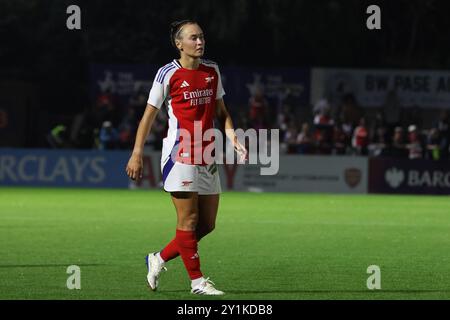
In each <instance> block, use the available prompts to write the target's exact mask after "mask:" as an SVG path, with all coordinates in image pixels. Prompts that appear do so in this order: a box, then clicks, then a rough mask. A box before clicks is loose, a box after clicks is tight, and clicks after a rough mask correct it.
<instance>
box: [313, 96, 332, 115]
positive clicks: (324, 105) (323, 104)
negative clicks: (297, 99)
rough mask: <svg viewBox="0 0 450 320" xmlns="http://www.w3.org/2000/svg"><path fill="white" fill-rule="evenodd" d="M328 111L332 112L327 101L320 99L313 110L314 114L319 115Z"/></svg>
mask: <svg viewBox="0 0 450 320" xmlns="http://www.w3.org/2000/svg"><path fill="white" fill-rule="evenodd" d="M326 110H331V107H330V104H329V103H328V100H327V99H320V100H319V101H317V102H316V104H315V105H314V108H313V114H314V115H318V114H322V113H324V112H325V111H326Z"/></svg>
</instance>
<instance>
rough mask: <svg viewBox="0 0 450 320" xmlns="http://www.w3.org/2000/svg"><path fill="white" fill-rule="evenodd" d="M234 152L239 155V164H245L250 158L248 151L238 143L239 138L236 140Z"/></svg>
mask: <svg viewBox="0 0 450 320" xmlns="http://www.w3.org/2000/svg"><path fill="white" fill-rule="evenodd" d="M234 150H235V151H236V153H237V154H238V163H245V161H246V160H247V158H248V152H247V149H245V147H244V146H243V145H242V144H241V143H240V142H239V141H238V139H237V137H235V138H234Z"/></svg>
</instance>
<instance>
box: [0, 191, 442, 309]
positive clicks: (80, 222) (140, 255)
mask: <svg viewBox="0 0 450 320" xmlns="http://www.w3.org/2000/svg"><path fill="white" fill-rule="evenodd" d="M174 233H175V212H174V209H173V207H172V203H171V201H170V198H169V195H168V194H166V193H164V192H163V191H148V190H84V189H38V188H0V299H263V300H266V299H267V300H268V299H295V300H297V299H449V298H450V201H449V198H448V197H431V196H387V195H319V194H294V193H292V194H281V193H279V194H274V193H258V194H255V193H238V192H225V193H223V194H222V197H221V202H220V208H219V215H218V220H217V226H216V230H215V231H214V232H213V233H212V234H211V235H209V236H207V237H206V238H205V239H204V240H202V241H201V242H200V244H199V253H200V258H201V264H202V270H203V273H204V274H205V276H209V277H211V279H212V280H213V281H214V282H215V283H216V285H217V288H219V289H221V290H224V291H225V292H226V295H225V296H223V297H205V296H193V295H191V294H190V293H189V285H190V283H189V280H188V277H187V273H186V271H185V270H184V267H183V264H182V261H181V259H179V258H178V259H176V260H174V261H171V262H169V263H168V264H167V267H168V271H167V272H165V273H163V275H162V276H161V281H160V288H159V290H158V291H157V292H151V291H150V290H149V289H148V288H147V286H146V267H145V265H144V256H145V255H146V254H147V253H148V252H151V251H155V250H159V249H161V248H162V247H163V245H165V244H166V243H167V242H168V241H169V240H171V238H172V237H173V235H174ZM69 265H78V266H80V268H81V290H68V289H67V287H66V280H67V278H68V277H69V275H68V274H67V273H66V270H67V267H68V266H69ZM370 265H378V266H379V267H380V268H381V290H368V289H367V286H366V281H367V278H368V277H369V276H370V274H367V267H368V266H370Z"/></svg>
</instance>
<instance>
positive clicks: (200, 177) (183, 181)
mask: <svg viewBox="0 0 450 320" xmlns="http://www.w3.org/2000/svg"><path fill="white" fill-rule="evenodd" d="M161 173H162V177H163V183H164V190H165V191H167V192H180V191H185V192H198V194H199V195H210V194H220V193H221V192H222V189H221V187H220V177H219V168H218V166H217V164H215V163H213V164H210V165H206V166H200V165H192V164H184V163H181V162H173V161H172V160H171V159H169V160H168V161H166V163H162V164H161Z"/></svg>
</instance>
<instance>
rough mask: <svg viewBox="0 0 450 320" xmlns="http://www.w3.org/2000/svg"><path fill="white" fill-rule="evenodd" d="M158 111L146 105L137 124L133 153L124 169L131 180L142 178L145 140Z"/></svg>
mask: <svg viewBox="0 0 450 320" xmlns="http://www.w3.org/2000/svg"><path fill="white" fill-rule="evenodd" d="M158 111H159V109H158V108H156V107H154V106H152V105H151V104H147V107H146V108H145V112H144V115H143V116H142V119H141V121H140V122H139V127H138V130H137V133H136V141H135V142H134V148H133V153H132V154H131V157H130V160H129V161H128V164H127V167H126V172H127V175H128V176H129V177H130V178H131V179H133V180H136V179H141V178H142V168H143V162H144V161H143V155H144V145H145V140H147V137H148V135H149V133H150V129H151V127H152V125H153V122H154V121H155V118H156V115H157V114H158Z"/></svg>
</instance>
